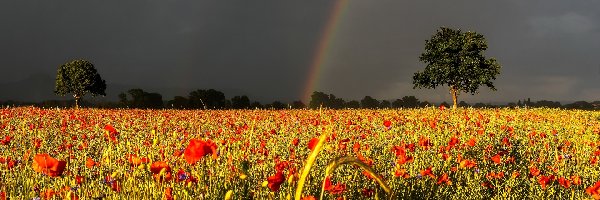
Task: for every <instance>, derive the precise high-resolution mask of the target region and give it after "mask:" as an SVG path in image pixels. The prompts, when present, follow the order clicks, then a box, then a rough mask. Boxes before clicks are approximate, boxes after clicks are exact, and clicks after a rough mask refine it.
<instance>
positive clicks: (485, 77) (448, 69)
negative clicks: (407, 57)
mask: <svg viewBox="0 0 600 200" xmlns="http://www.w3.org/2000/svg"><path fill="white" fill-rule="evenodd" d="M487 47H488V46H487V42H486V40H485V38H484V37H483V35H481V34H479V33H476V32H471V31H467V32H461V31H460V30H455V29H451V28H445V27H442V28H440V29H439V30H438V31H437V33H435V35H433V36H432V37H431V39H429V40H426V41H425V52H424V53H423V54H421V56H420V57H419V60H420V61H421V62H425V63H426V64H427V66H426V67H425V70H423V71H422V72H417V73H415V74H414V76H413V84H414V88H428V89H435V88H436V87H438V86H448V87H449V89H450V94H451V95H452V102H453V103H454V105H453V108H456V106H457V96H458V94H459V92H461V91H462V92H467V93H471V94H472V95H474V94H475V93H477V92H478V90H479V86H481V85H485V86H487V87H489V88H490V89H491V90H494V91H495V90H496V88H495V87H494V84H493V83H492V80H495V79H496V75H498V74H500V64H498V62H497V61H496V59H494V58H489V59H487V58H486V57H485V56H484V55H483V52H484V51H485V50H486V49H487Z"/></svg>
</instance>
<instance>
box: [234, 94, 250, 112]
mask: <svg viewBox="0 0 600 200" xmlns="http://www.w3.org/2000/svg"><path fill="white" fill-rule="evenodd" d="M231 107H233V108H234V109H248V108H249V107H250V98H248V96H246V95H244V96H234V97H233V98H231Z"/></svg>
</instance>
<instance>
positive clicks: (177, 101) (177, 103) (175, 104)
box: [168, 96, 189, 109]
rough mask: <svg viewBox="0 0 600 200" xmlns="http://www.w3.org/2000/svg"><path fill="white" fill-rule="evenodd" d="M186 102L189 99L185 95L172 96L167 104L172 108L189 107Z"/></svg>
mask: <svg viewBox="0 0 600 200" xmlns="http://www.w3.org/2000/svg"><path fill="white" fill-rule="evenodd" d="M188 102H189V100H188V99H187V98H185V97H182V96H175V97H173V100H170V101H169V102H168V104H169V105H171V107H172V108H178V109H184V108H188V107H189V104H188Z"/></svg>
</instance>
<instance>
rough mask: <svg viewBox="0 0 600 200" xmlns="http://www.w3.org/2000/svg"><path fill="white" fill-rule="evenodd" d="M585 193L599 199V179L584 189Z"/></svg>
mask: <svg viewBox="0 0 600 200" xmlns="http://www.w3.org/2000/svg"><path fill="white" fill-rule="evenodd" d="M585 193H587V194H589V195H592V198H594V199H600V181H598V182H596V184H594V185H593V186H590V187H588V188H586V189H585Z"/></svg>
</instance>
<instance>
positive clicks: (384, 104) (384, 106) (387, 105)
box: [379, 100, 392, 108]
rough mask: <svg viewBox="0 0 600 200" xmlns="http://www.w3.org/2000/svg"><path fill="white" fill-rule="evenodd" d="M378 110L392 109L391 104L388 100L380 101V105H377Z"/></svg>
mask: <svg viewBox="0 0 600 200" xmlns="http://www.w3.org/2000/svg"><path fill="white" fill-rule="evenodd" d="M379 107H380V108H390V107H392V103H390V101H388V100H383V101H381V104H380V105H379Z"/></svg>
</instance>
